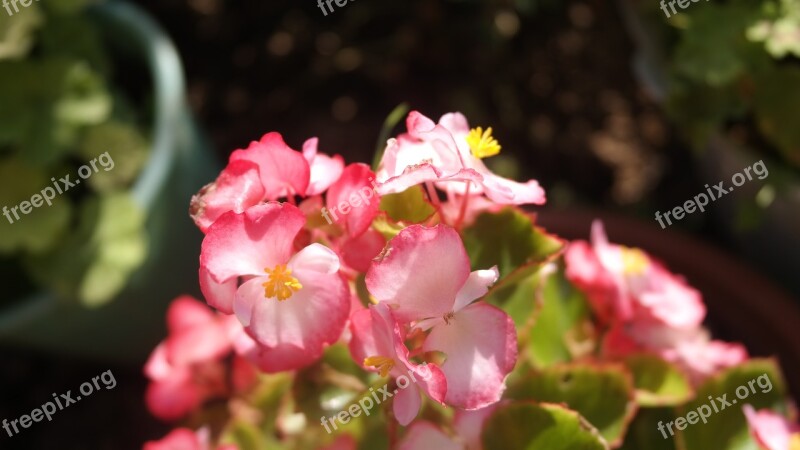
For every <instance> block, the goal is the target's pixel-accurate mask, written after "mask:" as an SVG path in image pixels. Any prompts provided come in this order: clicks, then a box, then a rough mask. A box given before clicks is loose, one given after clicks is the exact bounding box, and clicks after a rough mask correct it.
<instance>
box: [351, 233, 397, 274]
mask: <svg viewBox="0 0 800 450" xmlns="http://www.w3.org/2000/svg"><path fill="white" fill-rule="evenodd" d="M384 246H386V238H385V237H383V234H381V233H380V232H379V231H376V230H367V231H365V232H364V233H361V234H360V235H359V236H358V237H355V238H352V239H349V240H347V241H345V242H344V244H342V248H341V249H340V253H341V255H342V260H343V262H344V263H345V264H346V265H347V266H348V267H350V268H352V269H354V270H356V271H358V272H366V271H367V270H369V265H370V264H372V260H373V259H375V257H376V256H378V255H379V254H380V252H381V250H383V247H384Z"/></svg>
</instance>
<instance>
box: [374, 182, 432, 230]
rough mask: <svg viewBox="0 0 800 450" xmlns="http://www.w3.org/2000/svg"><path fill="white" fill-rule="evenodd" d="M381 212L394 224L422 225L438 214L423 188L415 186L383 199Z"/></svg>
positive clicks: (385, 196)
mask: <svg viewBox="0 0 800 450" xmlns="http://www.w3.org/2000/svg"><path fill="white" fill-rule="evenodd" d="M380 210H381V211H385V212H386V214H387V215H388V216H389V218H390V219H391V220H392V221H394V222H405V223H421V222H424V221H425V220H427V219H428V218H429V217H430V216H432V215H433V214H434V213H435V212H436V208H434V207H433V205H431V204H430V202H428V199H427V196H426V195H425V190H424V189H423V188H422V186H419V185H418V186H413V187H410V188H408V189H406V190H405V191H403V192H400V193H397V194H389V195H384V196H382V197H381V205H380Z"/></svg>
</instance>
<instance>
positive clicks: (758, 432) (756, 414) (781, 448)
mask: <svg viewBox="0 0 800 450" xmlns="http://www.w3.org/2000/svg"><path fill="white" fill-rule="evenodd" d="M742 411H743V412H744V415H745V417H747V425H748V426H749V427H750V434H751V435H752V436H753V439H755V440H756V442H757V443H758V445H759V446H761V448H763V449H764V450H794V449H792V448H790V442H791V439H792V435H793V434H795V433H800V426H798V425H795V424H793V423H791V422H789V421H788V420H787V419H785V418H784V417H783V416H781V415H779V414H776V413H774V412H772V411H770V410H768V409H762V410H759V411H756V410H755V409H754V408H753V407H752V406H750V405H744V406H743V407H742ZM795 439H798V441H800V438H795Z"/></svg>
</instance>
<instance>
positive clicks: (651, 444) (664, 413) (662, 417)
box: [619, 408, 678, 450]
mask: <svg viewBox="0 0 800 450" xmlns="http://www.w3.org/2000/svg"><path fill="white" fill-rule="evenodd" d="M674 420H675V411H674V410H673V409H672V408H648V409H640V410H639V412H638V413H637V414H636V418H634V419H633V422H631V425H630V427H628V432H627V433H626V434H625V443H624V444H623V445H622V447H620V449H619V450H676V448H677V443H678V440H677V438H676V437H674V436H670V435H669V432H668V431H667V430H666V428H665V424H667V423H669V422H670V421H674ZM659 424H660V426H661V427H662V429H663V430H664V431H663V432H662V431H661V430H659Z"/></svg>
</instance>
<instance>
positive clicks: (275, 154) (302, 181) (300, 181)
mask: <svg viewBox="0 0 800 450" xmlns="http://www.w3.org/2000/svg"><path fill="white" fill-rule="evenodd" d="M240 160H246V161H251V162H253V163H255V164H256V165H258V171H259V175H260V176H261V185H262V186H264V197H265V199H267V200H277V199H279V198H283V197H290V196H295V195H304V194H305V193H306V190H307V189H308V185H309V182H310V180H311V167H310V166H309V164H308V161H307V160H306V158H305V157H304V156H303V154H302V153H300V152H298V151H297V150H294V149H292V148H291V147H289V146H288V145H287V144H286V142H284V140H283V136H281V135H280V133H275V132H272V133H267V134H265V135H264V136H263V137H261V140H260V141H253V142H251V143H250V146H249V147H247V149H244V150H241V149H240V150H234V151H233V153H231V156H230V159H229V161H230V162H233V161H240Z"/></svg>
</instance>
